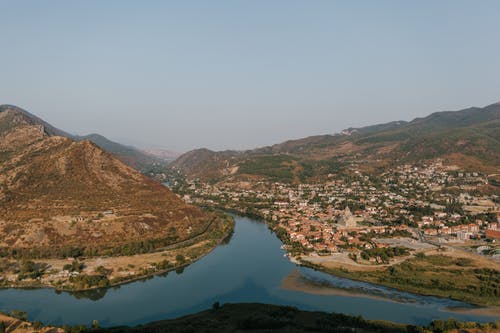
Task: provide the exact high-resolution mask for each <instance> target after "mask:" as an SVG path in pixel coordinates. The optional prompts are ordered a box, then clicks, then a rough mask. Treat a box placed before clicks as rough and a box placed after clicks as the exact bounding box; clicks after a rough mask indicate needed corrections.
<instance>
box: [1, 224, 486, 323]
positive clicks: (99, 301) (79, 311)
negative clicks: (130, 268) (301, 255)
mask: <svg viewBox="0 0 500 333" xmlns="http://www.w3.org/2000/svg"><path fill="white" fill-rule="evenodd" d="M235 220H236V226H235V232H234V234H233V236H232V237H231V239H230V240H229V241H228V242H227V243H226V244H223V245H220V246H218V247H217V248H216V249H215V250H214V251H212V252H211V253H210V254H208V255H207V256H205V257H203V258H202V259H200V260H199V261H197V262H195V263H194V264H192V265H190V266H188V267H186V268H185V269H184V271H183V272H177V273H176V272H170V273H169V274H167V275H165V276H156V277H153V278H149V279H145V280H143V281H138V282H134V283H130V284H126V285H122V286H120V287H116V288H110V289H105V290H99V291H92V292H85V293H74V294H71V293H67V292H56V291H55V290H52V289H30V290H22V289H3V290H0V310H2V311H11V310H14V309H18V310H23V311H27V312H28V314H29V318H30V320H39V321H42V322H43V323H46V324H54V325H62V324H70V325H74V324H86V325H89V324H90V323H91V322H92V320H98V321H99V323H100V325H101V326H115V325H137V324H142V323H147V322H151V321H155V320H160V319H167V318H175V317H179V316H182V315H186V314H190V313H193V312H197V311H201V310H205V309H207V308H210V307H211V305H212V304H213V303H214V302H215V301H219V302H221V303H227V302H231V303H236V302H259V303H271V304H281V305H292V306H296V307H298V308H300V309H304V310H321V311H327V312H341V313H346V314H352V315H361V316H363V317H364V318H367V319H384V320H391V321H396V322H401V323H408V324H428V323H429V322H430V321H431V320H433V319H438V318H439V319H447V318H450V317H454V318H456V319H459V320H462V321H466V320H471V321H493V320H494V319H495V318H492V317H482V316H476V315H469V314H462V313H453V312H450V311H447V309H446V308H447V307H467V305H466V304H463V303H460V302H457V301H452V300H449V299H443V298H436V297H427V296H419V295H413V294H409V293H404V292H399V291H396V290H392V289H389V288H384V287H380V286H375V285H371V284H368V283H362V282H356V281H351V280H347V279H341V278H336V277H333V276H331V275H328V274H325V273H322V272H318V271H314V270H312V269H309V268H304V267H299V266H296V265H295V264H293V263H292V262H290V261H289V260H288V258H286V257H284V254H285V252H284V251H283V250H282V249H281V248H280V247H281V245H282V244H281V242H280V241H279V239H278V238H277V237H276V236H275V235H274V234H273V233H272V232H271V231H270V230H269V229H268V228H267V225H266V224H264V223H262V222H260V221H258V220H254V219H250V218H246V217H239V216H235ZM297 271H298V272H300V274H301V275H302V276H303V279H306V280H311V281H314V282H315V283H318V282H319V283H321V284H322V285H330V286H332V287H335V288H344V289H347V290H351V291H354V292H355V294H353V295H349V294H346V295H337V294H328V295H317V294H309V293H305V292H302V291H293V290H287V289H285V288H284V287H283V279H285V278H286V277H287V276H289V275H290V274H291V273H292V272H295V273H297Z"/></svg>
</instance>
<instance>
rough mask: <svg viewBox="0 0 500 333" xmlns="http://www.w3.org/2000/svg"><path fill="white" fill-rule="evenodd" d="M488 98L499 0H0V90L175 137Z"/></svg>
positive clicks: (209, 141)
mask: <svg viewBox="0 0 500 333" xmlns="http://www.w3.org/2000/svg"><path fill="white" fill-rule="evenodd" d="M499 100H500V1H496V0H494V1H484V0H483V1H475V0H471V1H459V0H450V1H436V0H429V1H421V0H419V1H411V2H410V1H371V0H370V1H347V0H346V1H342V2H341V1H333V0H328V1H315V0H303V1H292V0H283V1H277V0H262V1H259V0H246V1H236V0H227V1H216V0H210V1H209V0H207V1H184V0H180V1H175V2H174V1H124V0H117V1H109V0H107V1H89V0H86V1H66V0H64V1H41V0H40V1H34V0H33V1H23V0H10V1H3V0H0V104H3V103H8V104H15V105H18V106H20V107H23V108H25V109H27V110H28V111H31V112H32V113H34V114H36V115H38V116H40V117H42V118H44V119H45V120H47V121H49V122H50V123H52V124H53V125H55V126H57V127H60V128H61V129H64V130H67V131H70V132H73V133H78V134H86V133H92V132H97V133H100V134H103V135H105V136H107V137H109V138H111V139H114V140H119V141H121V142H125V143H133V144H136V145H139V146H158V147H164V148H170V149H173V150H177V151H185V150H188V149H192V148H198V147H208V148H212V149H226V148H234V149H240V148H250V147H257V146H263V145H268V144H273V143H278V142H281V141H283V140H286V139H290V138H300V137H304V136H308V135H314V134H325V133H335V132H338V131H340V130H342V129H344V128H347V127H350V126H356V127H357V126H363V125H369V124H374V123H380V122H386V121H391V120H400V119H402V120H410V119H412V118H414V117H417V116H423V115H427V114H428V113H431V112H434V111H438V110H454V109H461V108H465V107H468V106H472V105H475V106H484V105H487V104H491V103H494V102H497V101H499Z"/></svg>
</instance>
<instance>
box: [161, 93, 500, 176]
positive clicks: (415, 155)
mask: <svg viewBox="0 0 500 333" xmlns="http://www.w3.org/2000/svg"><path fill="white" fill-rule="evenodd" d="M499 157H500V103H495V104H491V105H489V106H486V107H483V108H478V107H472V108H468V109H464V110H460V111H444V112H436V113H432V114H431V115H429V116H427V117H423V118H416V119H414V120H412V121H409V122H406V121H394V122H390V123H386V124H379V125H374V126H367V127H362V128H349V129H346V130H344V131H342V133H339V134H334V135H318V136H311V137H307V138H303V139H298V140H290V141H286V142H283V143H280V144H276V145H272V146H267V147H263V148H258V149H254V150H248V151H221V152H214V151H210V150H208V149H198V150H193V151H190V152H188V153H186V154H184V155H182V156H180V157H179V158H178V159H177V160H176V161H175V162H174V163H172V165H171V166H172V167H173V168H174V169H177V170H180V171H181V172H183V173H184V174H186V175H187V176H188V177H190V178H202V179H205V180H211V181H220V180H234V179H246V178H255V177H257V178H259V177H260V178H262V177H263V178H269V179H276V180H282V181H295V182H298V181H303V180H307V179H314V178H317V177H324V176H326V175H328V174H332V173H336V172H341V171H344V170H346V169H348V168H349V166H351V165H352V164H353V163H356V164H358V165H359V166H360V167H361V168H362V169H365V170H367V171H371V172H376V171H381V170H383V169H384V168H385V167H387V166H389V165H393V164H395V163H405V162H417V161H421V160H427V159H433V158H442V159H444V160H445V163H449V164H455V165H459V166H461V167H464V168H475V169H477V170H483V171H487V172H497V171H499V167H500V160H499Z"/></svg>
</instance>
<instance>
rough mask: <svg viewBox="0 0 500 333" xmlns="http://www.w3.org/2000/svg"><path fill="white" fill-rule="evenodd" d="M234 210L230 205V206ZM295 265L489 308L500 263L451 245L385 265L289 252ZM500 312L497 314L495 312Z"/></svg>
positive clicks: (499, 291) (496, 300)
mask: <svg viewBox="0 0 500 333" xmlns="http://www.w3.org/2000/svg"><path fill="white" fill-rule="evenodd" d="M233 211H234V210H233ZM239 214H242V215H243V216H249V217H251V218H258V219H260V220H262V221H263V222H266V223H267V225H268V228H269V229H270V230H271V231H273V232H274V233H275V235H276V236H277V237H278V238H279V239H280V240H281V241H282V243H284V244H285V243H286V242H287V238H286V236H287V235H284V234H278V233H276V232H275V231H276V230H275V228H276V223H274V222H273V221H269V220H266V219H265V218H264V217H263V216H259V215H258V214H257V213H255V212H254V213H252V214H248V215H247V214H245V213H243V212H240V213H239ZM288 258H289V259H290V260H291V262H293V263H295V264H299V265H302V266H304V267H309V268H312V269H315V270H318V271H322V272H325V273H328V274H331V275H334V276H338V277H342V278H347V279H351V280H356V281H362V282H368V283H372V284H376V285H380V286H385V287H389V288H393V289H396V290H399V291H404V292H410V293H413V294H417V295H422V296H437V297H443V298H450V299H453V300H457V301H461V302H465V303H469V304H471V305H475V306H479V307H486V308H490V307H493V309H495V307H497V306H500V297H498V295H500V264H499V263H498V262H496V261H493V260H489V259H487V258H484V257H481V256H479V255H477V254H474V253H470V252H467V251H464V250H460V249H457V248H454V247H450V246H442V247H439V248H438V247H436V246H429V247H428V248H425V250H420V251H417V252H416V253H414V254H412V255H409V256H407V257H405V258H398V259H393V260H391V262H389V263H388V264H384V265H373V264H371V265H366V264H360V263H357V262H356V261H354V260H352V259H351V258H349V257H348V256H347V255H343V253H335V254H332V255H330V256H307V255H304V254H295V255H292V254H290V253H289V254H288ZM495 315H500V313H495Z"/></svg>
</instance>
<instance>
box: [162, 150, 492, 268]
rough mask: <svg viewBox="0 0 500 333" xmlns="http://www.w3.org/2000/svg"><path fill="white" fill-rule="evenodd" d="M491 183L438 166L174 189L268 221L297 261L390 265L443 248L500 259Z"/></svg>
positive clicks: (175, 184) (192, 199)
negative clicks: (336, 259) (329, 258)
mask: <svg viewBox="0 0 500 333" xmlns="http://www.w3.org/2000/svg"><path fill="white" fill-rule="evenodd" d="M487 184H488V175H485V174H483V173H480V172H463V171H461V170H459V169H458V168H456V167H450V166H443V163H442V161H441V160H434V161H432V162H429V163H423V164H420V165H418V166H417V165H402V166H398V167H396V168H393V169H391V170H388V171H386V172H384V173H383V174H381V175H380V176H379V177H374V176H369V175H366V174H363V173H362V172H361V171H360V170H359V169H358V168H356V166H353V169H351V170H350V172H349V173H348V174H344V175H341V176H339V175H335V176H334V175H329V176H328V180H327V181H326V182H323V183H319V184H285V183H277V182H265V181H257V182H253V183H252V182H237V183H230V182H227V183H223V184H218V185H211V184H207V183H203V182H201V181H199V180H191V181H185V180H183V179H182V178H179V177H177V178H175V180H173V181H172V186H171V187H172V189H173V190H174V191H175V192H177V193H178V194H179V195H180V196H182V198H183V199H184V200H185V201H187V202H189V203H196V204H198V205H205V206H210V207H217V208H221V209H225V210H229V211H235V212H238V213H242V214H246V215H252V216H256V217H259V218H262V219H264V220H266V221H267V222H268V224H269V225H270V227H271V228H272V229H273V231H275V233H276V234H277V236H278V237H279V238H280V239H281V240H282V241H283V243H284V244H285V248H286V249H287V251H288V253H289V255H290V256H291V257H292V258H294V257H297V256H301V255H307V256H309V257H314V256H331V255H337V257H342V258H343V259H344V260H345V259H346V257H347V258H349V259H350V260H352V261H355V262H358V263H365V264H387V263H389V261H390V260H391V259H393V258H396V257H398V256H405V255H408V254H409V253H410V252H416V253H418V252H421V251H425V250H426V249H428V248H430V247H433V248H435V247H440V246H442V245H453V246H460V247H462V248H466V249H468V250H470V251H474V252H476V253H477V254H480V255H485V256H488V257H490V258H492V259H494V260H497V261H498V260H500V253H499V252H500V249H499V247H498V244H497V243H496V241H495V240H496V239H498V238H500V228H499V227H498V224H499V219H500V200H499V196H498V194H497V193H498V191H493V192H490V193H487V194H486V193H484V191H481V190H480V189H481V188H482V187H484V186H486V185H487ZM340 254H342V255H343V256H339V255H340Z"/></svg>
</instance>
